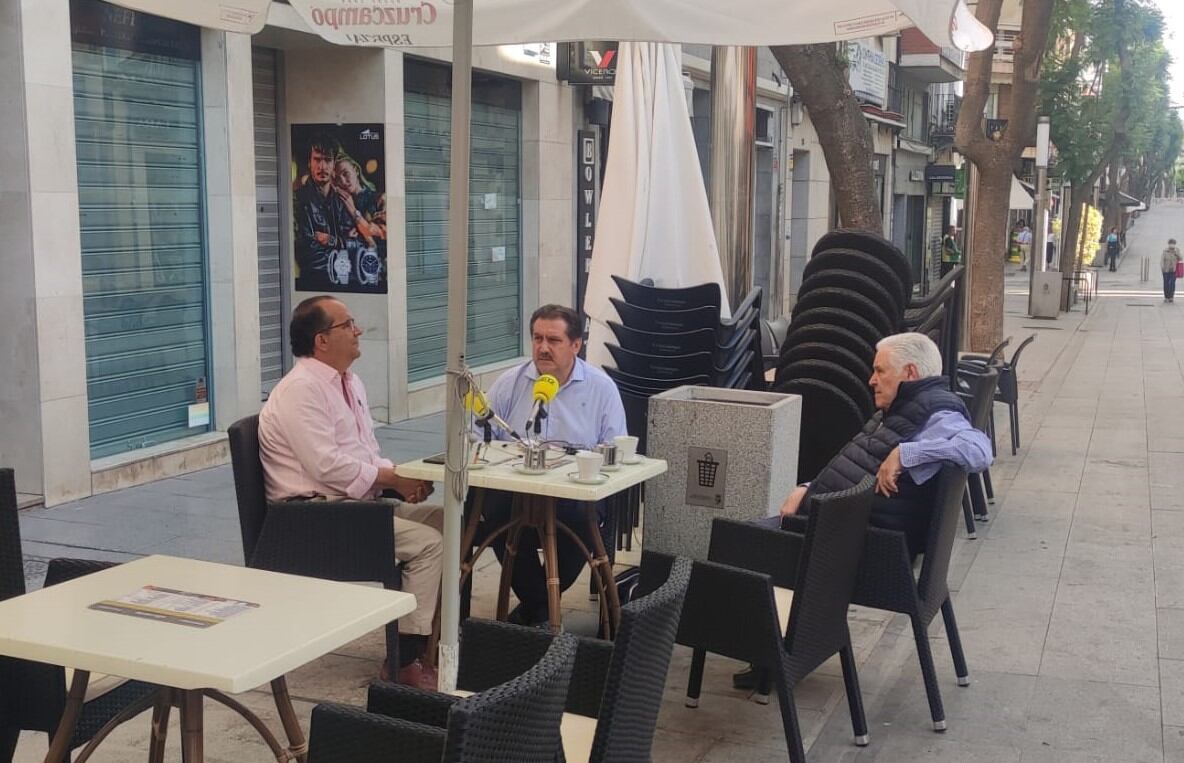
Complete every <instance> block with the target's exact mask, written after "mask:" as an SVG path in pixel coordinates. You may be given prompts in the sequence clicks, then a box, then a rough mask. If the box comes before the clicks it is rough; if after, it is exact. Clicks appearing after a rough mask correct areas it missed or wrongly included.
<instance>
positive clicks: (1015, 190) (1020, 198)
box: [1010, 175, 1061, 209]
mask: <svg viewBox="0 0 1184 763" xmlns="http://www.w3.org/2000/svg"><path fill="white" fill-rule="evenodd" d="M1048 195H1049V197H1050V198H1051V199H1052V200H1053V201H1057V200H1059V199H1060V198H1061V195H1060V194H1058V193H1053V192H1051V191H1050V192H1049V194H1048ZM1035 203H1036V187H1035V186H1034V185H1032V184H1031V183H1025V182H1024V181H1022V180H1020V179H1019V178H1017V177H1016V176H1014V175H1012V177H1011V207H1010V208H1011V209H1031V208H1032V205H1033V204H1035Z"/></svg>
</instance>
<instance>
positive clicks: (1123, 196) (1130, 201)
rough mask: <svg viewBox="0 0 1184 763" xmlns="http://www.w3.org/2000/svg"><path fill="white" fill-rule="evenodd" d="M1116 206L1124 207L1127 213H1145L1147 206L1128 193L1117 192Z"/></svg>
mask: <svg viewBox="0 0 1184 763" xmlns="http://www.w3.org/2000/svg"><path fill="white" fill-rule="evenodd" d="M1118 205H1119V206H1120V207H1126V208H1127V211H1128V212H1146V211H1147V205H1146V204H1144V203H1143V202H1141V201H1139V200H1138V199H1136V198H1135V197H1134V196H1131V195H1130V194H1128V193H1123V192H1122V191H1119V192H1118Z"/></svg>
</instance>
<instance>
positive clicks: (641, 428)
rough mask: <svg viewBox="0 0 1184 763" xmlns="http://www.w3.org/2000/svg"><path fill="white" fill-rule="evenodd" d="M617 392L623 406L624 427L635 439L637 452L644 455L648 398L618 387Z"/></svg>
mask: <svg viewBox="0 0 1184 763" xmlns="http://www.w3.org/2000/svg"><path fill="white" fill-rule="evenodd" d="M617 391H618V392H620V393H621V404H622V405H623V406H625V426H626V427H628V429H629V434H631V435H633V436H634V437H636V438H637V452H638V453H641V454H642V455H644V454H645V452H646V441H647V437H646V434H647V430H649V420H648V416H649V410H650V396H649V395H641V394H635V393H634V392H631V391H629V390H627V389H624V388H622V387H620V386H619V385H618V387H617Z"/></svg>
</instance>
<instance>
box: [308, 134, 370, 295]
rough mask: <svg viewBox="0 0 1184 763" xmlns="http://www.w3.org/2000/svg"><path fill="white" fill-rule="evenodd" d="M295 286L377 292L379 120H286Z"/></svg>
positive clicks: (332, 290)
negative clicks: (336, 122) (289, 133)
mask: <svg viewBox="0 0 1184 763" xmlns="http://www.w3.org/2000/svg"><path fill="white" fill-rule="evenodd" d="M291 170H292V174H291V177H292V227H293V231H292V242H293V247H292V248H293V250H294V255H295V260H296V261H295V268H294V269H293V272H294V273H295V274H296V291H316V292H351V293H355V294H385V293H386V281H387V277H386V276H387V272H386V271H387V268H386V243H387V219H386V182H385V179H386V168H385V167H384V166H383V141H382V125H381V124H344V125H333V124H320V125H315V124H314V125H292V167H291Z"/></svg>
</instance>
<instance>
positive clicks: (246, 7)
mask: <svg viewBox="0 0 1184 763" xmlns="http://www.w3.org/2000/svg"><path fill="white" fill-rule="evenodd" d="M107 2H109V3H113V4H115V5H121V6H123V7H124V8H131V9H132V10H133V11H143V12H144V13H151V14H152V15H154V16H163V17H164V18H166V19H173V20H174V21H184V22H185V23H187V24H193V25H194V26H200V27H206V28H207V29H220V30H221V31H223V32H242V33H245V34H256V33H258V32H261V31H262V30H263V27H264V25H266V24H267V9H268V8H269V7H270V6H271V3H272V0H230V1H229V2H225V1H224V0H107Z"/></svg>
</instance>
